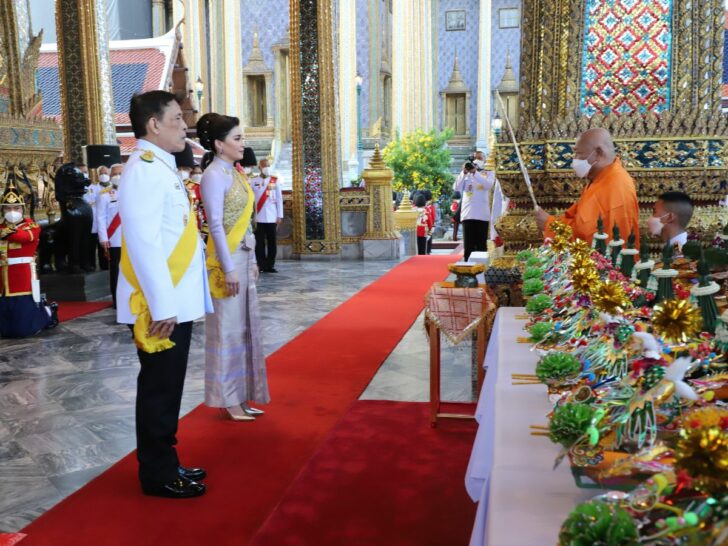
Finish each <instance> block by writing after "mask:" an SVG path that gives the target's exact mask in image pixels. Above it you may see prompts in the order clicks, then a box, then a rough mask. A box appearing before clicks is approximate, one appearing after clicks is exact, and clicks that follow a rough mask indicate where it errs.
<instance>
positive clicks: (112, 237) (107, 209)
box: [96, 165, 122, 309]
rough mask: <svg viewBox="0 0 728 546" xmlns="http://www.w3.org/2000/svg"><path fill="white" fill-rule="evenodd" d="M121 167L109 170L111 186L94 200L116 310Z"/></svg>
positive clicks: (119, 255)
mask: <svg viewBox="0 0 728 546" xmlns="http://www.w3.org/2000/svg"><path fill="white" fill-rule="evenodd" d="M121 170H122V166H121V165H115V166H114V167H112V168H111V172H112V173H114V172H116V174H112V175H111V185H110V186H109V187H108V188H104V189H103V190H101V193H100V194H99V196H98V198H97V200H96V213H97V215H98V222H97V223H98V229H99V244H100V245H101V248H103V249H104V254H105V255H106V259H107V261H108V263H109V288H110V290H111V297H112V298H113V300H114V309H116V285H117V281H118V280H119V260H120V259H121V216H119V200H118V191H119V180H120V179H121Z"/></svg>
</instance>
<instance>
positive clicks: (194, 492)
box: [142, 478, 207, 499]
mask: <svg viewBox="0 0 728 546" xmlns="http://www.w3.org/2000/svg"><path fill="white" fill-rule="evenodd" d="M206 489H207V488H206V487H205V485H204V484H201V483H197V482H193V481H190V480H188V479H186V478H177V479H176V480H174V481H173V482H170V483H165V484H155V485H144V484H142V491H143V492H144V494H145V495H150V496H152V497H167V498H169V499H189V498H191V497H199V496H200V495H204V494H205V490H206Z"/></svg>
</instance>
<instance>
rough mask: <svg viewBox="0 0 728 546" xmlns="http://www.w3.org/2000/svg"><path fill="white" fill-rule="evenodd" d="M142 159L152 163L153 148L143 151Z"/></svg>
mask: <svg viewBox="0 0 728 546" xmlns="http://www.w3.org/2000/svg"><path fill="white" fill-rule="evenodd" d="M139 157H141V159H142V161H146V162H147V163H152V162H153V161H154V152H153V151H151V150H147V151H146V152H144V153H142V155H140V156H139Z"/></svg>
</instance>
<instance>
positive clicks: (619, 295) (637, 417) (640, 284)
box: [517, 223, 728, 546]
mask: <svg viewBox="0 0 728 546" xmlns="http://www.w3.org/2000/svg"><path fill="white" fill-rule="evenodd" d="M597 229H598V231H597V235H598V236H597V237H595V239H594V243H593V244H592V245H591V246H590V245H588V244H586V243H585V242H584V241H581V240H576V241H572V240H571V239H572V233H571V228H569V227H568V226H566V225H564V224H558V223H557V224H556V225H555V226H554V227H553V231H554V233H555V235H554V237H553V238H552V239H550V240H547V241H546V243H545V244H544V245H543V246H542V247H540V248H538V249H531V250H527V251H522V252H520V253H519V254H518V256H517V260H518V261H519V262H520V264H521V267H523V268H524V269H523V271H524V275H523V278H524V283H523V293H524V295H525V296H527V297H528V301H527V304H526V311H527V312H528V323H527V325H526V331H527V332H528V334H529V336H528V338H522V339H521V341H523V342H529V343H532V344H533V345H534V349H535V350H536V351H537V352H538V353H539V354H540V359H539V361H538V364H537V366H536V369H535V370H534V375H533V376H532V378H531V379H526V381H531V382H532V383H535V382H539V383H543V384H544V385H545V386H546V388H547V390H548V396H549V400H550V401H551V402H552V404H553V410H552V411H551V413H550V414H549V424H548V427H546V428H544V427H535V428H543V429H544V432H542V433H537V434H539V435H545V436H548V438H549V439H550V440H551V441H552V442H554V443H555V444H558V445H559V446H560V452H559V455H558V457H557V459H556V461H555V465H559V464H569V465H570V467H571V471H572V474H573V476H574V480H575V482H576V484H577V485H578V486H580V487H586V488H598V489H605V490H608V491H609V492H608V493H606V494H603V495H600V496H599V497H597V498H595V499H593V500H591V501H589V502H586V503H582V504H580V505H579V506H577V507H575V508H574V510H573V512H572V513H571V514H570V515H569V516H568V518H567V519H566V521H564V523H563V526H562V529H561V533H560V537H559V544H560V545H561V546H581V545H584V546H588V545H594V544H604V545H636V544H650V545H698V544H700V545H712V546H719V545H726V544H728V358H727V357H728V312H727V313H724V314H722V315H721V314H719V308H718V307H719V306H718V304H717V303H716V297H717V296H719V295H720V287H719V286H718V285H717V283H715V282H714V281H713V280H712V279H711V276H710V271H709V267H708V264H707V262H708V260H706V259H705V256H704V254H703V252H702V251H701V250H697V251H696V250H695V249H693V250H691V253H692V254H691V259H695V260H697V267H695V266H694V265H693V266H692V270H693V273H695V272H696V271H697V275H695V274H693V275H687V276H684V275H680V274H679V272H678V271H677V270H676V269H675V267H677V266H676V265H674V259H673V253H672V252H673V251H672V248H671V247H669V245H666V247H665V249H664V250H663V253H662V260H661V262H660V263H657V264H656V263H655V262H654V261H652V260H650V257H649V255H648V254H647V252H642V253H640V251H638V250H636V249H635V248H634V241H635V239H634V235H633V234H630V237H629V238H628V239H627V241H626V242H625V241H622V240H621V239H620V236H619V232H618V231H617V230H615V233H613V234H612V240H613V241H617V242H618V243H619V244H607V243H606V237H605V234H604V228H603V226H602V225H599V226H598V228H597ZM622 247H624V248H622ZM711 252H712V253H713V254H716V253H717V252H716V251H715V250H711ZM686 261H687V260H686ZM693 264H694V262H693ZM719 303H721V302H719Z"/></svg>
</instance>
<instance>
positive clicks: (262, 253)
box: [250, 159, 283, 273]
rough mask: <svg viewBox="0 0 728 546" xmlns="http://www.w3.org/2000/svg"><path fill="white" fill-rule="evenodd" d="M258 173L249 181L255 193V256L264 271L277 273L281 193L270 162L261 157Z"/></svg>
mask: <svg viewBox="0 0 728 546" xmlns="http://www.w3.org/2000/svg"><path fill="white" fill-rule="evenodd" d="M258 167H259V168H260V175H259V176H256V177H255V178H253V179H252V180H251V181H250V185H251V186H252V187H253V192H254V193H255V221H256V227H255V256H256V259H257V260H258V267H260V270H261V271H263V272H264V273H278V270H277V269H276V267H275V266H276V253H277V250H278V246H277V245H278V241H277V240H276V235H277V234H276V232H277V230H278V226H279V225H280V224H281V222H283V193H282V192H281V186H280V184H279V183H278V179H277V178H276V177H275V176H271V172H270V164H269V163H268V160H267V159H261V160H260V163H259V165H258Z"/></svg>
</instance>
